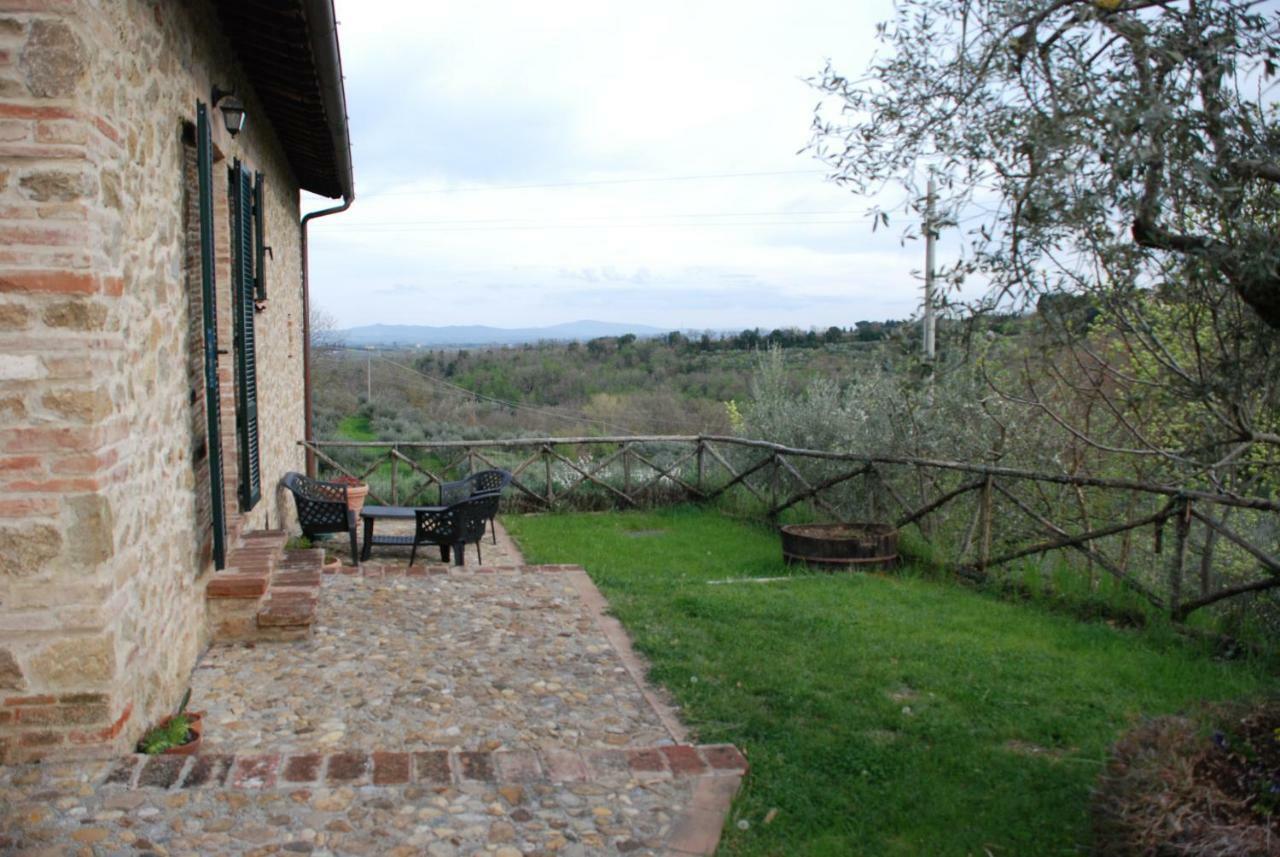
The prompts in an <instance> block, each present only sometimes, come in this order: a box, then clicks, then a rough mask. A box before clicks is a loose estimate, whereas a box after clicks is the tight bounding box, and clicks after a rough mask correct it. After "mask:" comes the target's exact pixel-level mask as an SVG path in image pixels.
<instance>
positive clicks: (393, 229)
mask: <svg viewBox="0 0 1280 857" xmlns="http://www.w3.org/2000/svg"><path fill="white" fill-rule="evenodd" d="M871 222H872V221H871V219H869V218H868V219H863V220H752V221H741V222H737V223H705V222H703V223H697V222H695V223H681V222H678V221H673V222H671V223H530V224H514V225H505V226H504V225H498V224H494V225H486V226H403V227H401V226H383V227H379V226H341V227H340V228H339V229H338V230H337V231H339V232H340V233H348V232H375V233H376V232H387V233H401V232H527V231H546V230H556V229H667V228H671V227H679V228H681V229H744V228H750V227H755V226H856V225H859V224H861V225H864V226H865V225H867V224H869V223H871Z"/></svg>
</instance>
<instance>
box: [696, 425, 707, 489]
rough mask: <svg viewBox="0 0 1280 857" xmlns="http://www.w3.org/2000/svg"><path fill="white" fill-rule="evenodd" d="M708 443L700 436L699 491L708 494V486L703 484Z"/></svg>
mask: <svg viewBox="0 0 1280 857" xmlns="http://www.w3.org/2000/svg"><path fill="white" fill-rule="evenodd" d="M706 453H707V443H706V441H704V440H703V439H702V438H698V493H699V494H706V488H705V487H704V486H703V484H702V474H703V459H704V458H705V457H706Z"/></svg>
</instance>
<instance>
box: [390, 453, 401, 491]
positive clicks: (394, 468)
mask: <svg viewBox="0 0 1280 857" xmlns="http://www.w3.org/2000/svg"><path fill="white" fill-rule="evenodd" d="M399 450H400V447H398V446H396V445H395V444H392V445H391V505H392V506H399V505H400V495H399V494H398V493H397V488H396V471H397V470H399V469H400V468H399V467H398V466H397V465H399V464H400V456H399V455H396V453H397V452H399Z"/></svg>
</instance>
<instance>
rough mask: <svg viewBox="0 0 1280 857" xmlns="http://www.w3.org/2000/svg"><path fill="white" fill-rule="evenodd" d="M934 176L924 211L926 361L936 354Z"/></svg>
mask: <svg viewBox="0 0 1280 857" xmlns="http://www.w3.org/2000/svg"><path fill="white" fill-rule="evenodd" d="M933 205H934V178H933V171H932V170H930V171H929V192H928V195H927V196H926V197H925V213H924V331H923V332H924V359H925V362H926V363H933V358H934V356H935V354H936V351H937V349H936V347H935V343H934V325H935V322H936V320H935V319H934V316H933V288H934V286H933V250H934V248H933V245H934V242H935V241H936V240H937V228H936V227H935V226H934V218H935V214H934V210H933Z"/></svg>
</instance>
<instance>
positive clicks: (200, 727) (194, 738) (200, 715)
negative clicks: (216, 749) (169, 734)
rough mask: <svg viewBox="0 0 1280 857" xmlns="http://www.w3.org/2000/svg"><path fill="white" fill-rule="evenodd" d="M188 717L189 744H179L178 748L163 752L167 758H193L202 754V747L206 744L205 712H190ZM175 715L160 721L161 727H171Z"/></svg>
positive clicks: (187, 713)
mask: <svg viewBox="0 0 1280 857" xmlns="http://www.w3.org/2000/svg"><path fill="white" fill-rule="evenodd" d="M186 715H187V739H188V740H187V743H185V744H179V745H178V746H176V747H170V748H169V749H167V750H162V751H161V754H162V755H165V756H193V755H195V754H196V753H199V752H200V745H201V744H202V743H203V742H204V712H203V711H188V712H186ZM173 718H174V715H172V714H171V715H169V716H168V717H166V718H165V719H164V720H161V721H160V726H161V727H165V726H168V725H169V721H171V720H173Z"/></svg>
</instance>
